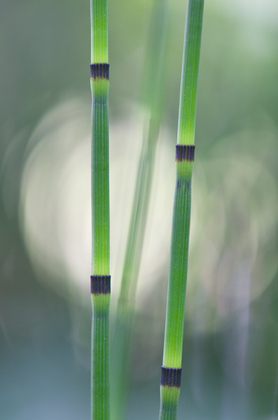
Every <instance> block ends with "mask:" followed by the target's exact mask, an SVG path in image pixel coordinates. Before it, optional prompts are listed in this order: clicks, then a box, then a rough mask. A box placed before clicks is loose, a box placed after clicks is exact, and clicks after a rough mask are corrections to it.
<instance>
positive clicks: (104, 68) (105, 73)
mask: <svg viewBox="0 0 278 420" xmlns="http://www.w3.org/2000/svg"><path fill="white" fill-rule="evenodd" d="M90 76H91V78H93V79H94V80H95V79H98V78H99V79H106V80H109V63H92V64H90Z"/></svg>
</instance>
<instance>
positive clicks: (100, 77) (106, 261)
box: [90, 0, 110, 420]
mask: <svg viewBox="0 0 278 420" xmlns="http://www.w3.org/2000/svg"><path fill="white" fill-rule="evenodd" d="M90 6H91V65H90V76H91V92H92V242H93V246H92V248H93V252H92V254H93V255H92V273H93V274H92V276H91V296H92V312H93V316H92V367H91V387H92V399H91V404H92V407H91V415H92V419H93V420H108V419H109V418H110V401H109V380H110V378H109V376H110V375H109V342H110V339H109V336H110V331H109V330H110V327H109V308H110V214H109V213H110V211H109V127H108V91H109V64H108V30H107V0H91V4H90Z"/></svg>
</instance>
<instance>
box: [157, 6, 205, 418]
mask: <svg viewBox="0 0 278 420" xmlns="http://www.w3.org/2000/svg"><path fill="white" fill-rule="evenodd" d="M203 7H204V0H188V4H187V19H186V27H185V42H184V53H183V68H182V82H181V93H180V107H179V123H178V139H177V146H176V187H175V198H174V209H173V221H172V238H171V253H170V268H169V282H168V295H167V311H166V322H165V336H164V351H163V366H162V375H161V382H160V402H161V403H160V420H165V419H167V420H175V419H176V418H177V404H178V400H179V394H180V376H179V380H173V377H175V372H176V370H178V372H179V373H180V375H181V366H182V347H183V329H184V311H185V293H186V282H187V266H188V244H189V230H190V210H191V177H192V170H193V162H194V151H195V146H194V143H195V115H196V97H197V80H198V69H199V57H200V45H201V32H202V18H203ZM173 375H174V376H173Z"/></svg>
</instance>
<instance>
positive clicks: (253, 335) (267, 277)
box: [0, 0, 278, 420]
mask: <svg viewBox="0 0 278 420" xmlns="http://www.w3.org/2000/svg"><path fill="white" fill-rule="evenodd" d="M151 6H152V2H151V0H144V1H140V2H128V1H126V0H120V1H118V2H110V4H109V12H110V15H109V35H110V63H111V87H110V117H111V132H110V141H111V146H110V156H111V160H110V161H111V229H112V235H111V236H112V250H111V252H112V275H113V299H114V301H115V299H116V296H117V290H118V287H119V285H118V283H117V281H118V280H119V278H120V272H121V268H122V257H123V251H124V245H125V239H126V231H127V225H128V223H127V222H128V217H129V211H130V205H131V199H132V191H133V185H134V178H135V172H136V165H137V160H138V151H139V149H140V142H141V139H142V131H143V124H142V121H143V120H145V118H147V117H148V116H147V115H146V109H145V105H144V103H143V102H142V101H141V98H142V95H141V86H142V80H141V74H142V71H143V65H144V53H145V47H146V43H147V34H148V25H149V20H150V11H151ZM170 8H171V16H170V19H171V25H170V30H169V40H168V44H169V46H168V50H169V53H168V56H167V63H166V66H167V83H166V85H165V86H162V87H161V89H165V92H166V93H165V94H166V98H167V100H166V106H165V117H164V124H163V129H162V130H161V138H160V145H159V151H158V157H157V165H156V175H155V189H154V191H155V192H154V191H153V195H152V206H151V209H152V210H151V213H150V215H149V220H148V227H147V237H146V241H145V247H144V255H143V263H142V269H141V275H140V279H139V283H140V284H139V287H138V304H137V313H138V316H137V321H136V329H135V331H134V337H133V349H132V355H131V360H132V363H131V381H132V386H131V398H130V407H129V410H131V409H132V413H134V412H136V413H138V418H142V417H143V418H154V416H158V406H159V395H158V394H159V372H160V363H161V355H162V342H163V336H162V334H163V327H164V316H165V299H166V287H167V285H166V282H167V271H168V257H169V247H170V228H171V212H172V201H173V192H174V153H175V150H174V145H175V140H176V125H177V110H178V97H179V83H180V71H181V59H182V45H183V31H184V19H185V10H186V4H185V3H184V2H181V1H180V0H177V1H176V2H173V1H172V2H171V4H170ZM0 9H1V12H0V51H1V56H0V63H1V66H0V67H1V78H0V92H1V97H0V138H1V141H0V226H1V235H0V273H1V274H0V340H1V343H0V355H1V357H0V370H1V376H0V377H1V379H0V381H1V390H3V391H2V392H1V396H0V417H1V418H2V417H3V418H5V419H7V420H15V419H16V420H25V419H30V418H39V419H42V420H44V419H46V420H48V419H52V420H53V419H61V418H62V419H63V418H67V419H68V420H69V419H76V418H84V419H85V418H89V408H90V403H89V399H90V385H89V382H90V375H89V353H90V351H89V342H90V337H89V335H90V299H89V275H90V252H91V248H90V167H89V165H90V89H89V50H90V49H89V40H90V35H89V3H88V2H87V1H83V0H82V1H79V2H78V3H77V2H73V1H71V0H69V1H67V2H66V1H64V0H62V1H59V2H54V1H53V0H50V1H49V2H42V1H40V0H39V1H36V2H35V1H33V0H28V1H27V0H23V1H22V2H14V1H7V0H2V1H1V6H0ZM277 18H278V10H277V3H276V1H274V0H266V1H265V2H262V1H259V2H251V0H241V1H240V0H236V1H233V2H230V1H228V0H224V1H223V0H222V1H220V0H213V1H210V2H207V3H206V4H205V14H204V29H203V43H202V53H201V63H200V77H199V94H198V105H197V108H198V110H197V138H196V165H195V168H194V176H193V178H194V180H193V208H192V228H191V247H190V262H189V278H188V291H187V303H186V330H185V343H184V373H183V389H182V395H181V405H180V407H179V415H180V418H186V415H187V418H190V419H193V420H199V419H200V420H201V419H208V418H213V419H219V420H224V419H225V420H227V419H239V420H241V419H242V420H246V419H250V420H254V419H260V420H274V419H275V418H277V415H278V413H277V410H278V407H277V406H276V401H277V398H278V395H277V389H278V385H277V383H278V364H277V351H278V346H277V344H278V342H277V322H278V321H277V319H278V309H277V308H278V305H277V296H278V286H277V281H278V276H277V268H278V259H277V253H278V241H277V237H278V236H277V233H278V222H277V221H278V218H277V207H278V206H277V204H278V187H277V185H278V169H277V168H278V165H277V156H278V140H277V138H278V136H277V133H278V84H277V73H278V49H277V39H278V27H277ZM142 413H144V414H142ZM129 417H130V416H129ZM136 418H137V417H135V415H134V414H133V415H132V419H134V420H136Z"/></svg>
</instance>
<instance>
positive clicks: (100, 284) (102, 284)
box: [91, 275, 111, 295]
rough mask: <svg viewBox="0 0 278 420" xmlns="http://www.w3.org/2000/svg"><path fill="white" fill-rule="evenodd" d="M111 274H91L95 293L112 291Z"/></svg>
mask: <svg viewBox="0 0 278 420" xmlns="http://www.w3.org/2000/svg"><path fill="white" fill-rule="evenodd" d="M110 282H111V276H110V275H102V276H101V275H93V276H91V293H92V294H93V295H99V294H101V293H102V294H109V293H110Z"/></svg>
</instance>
